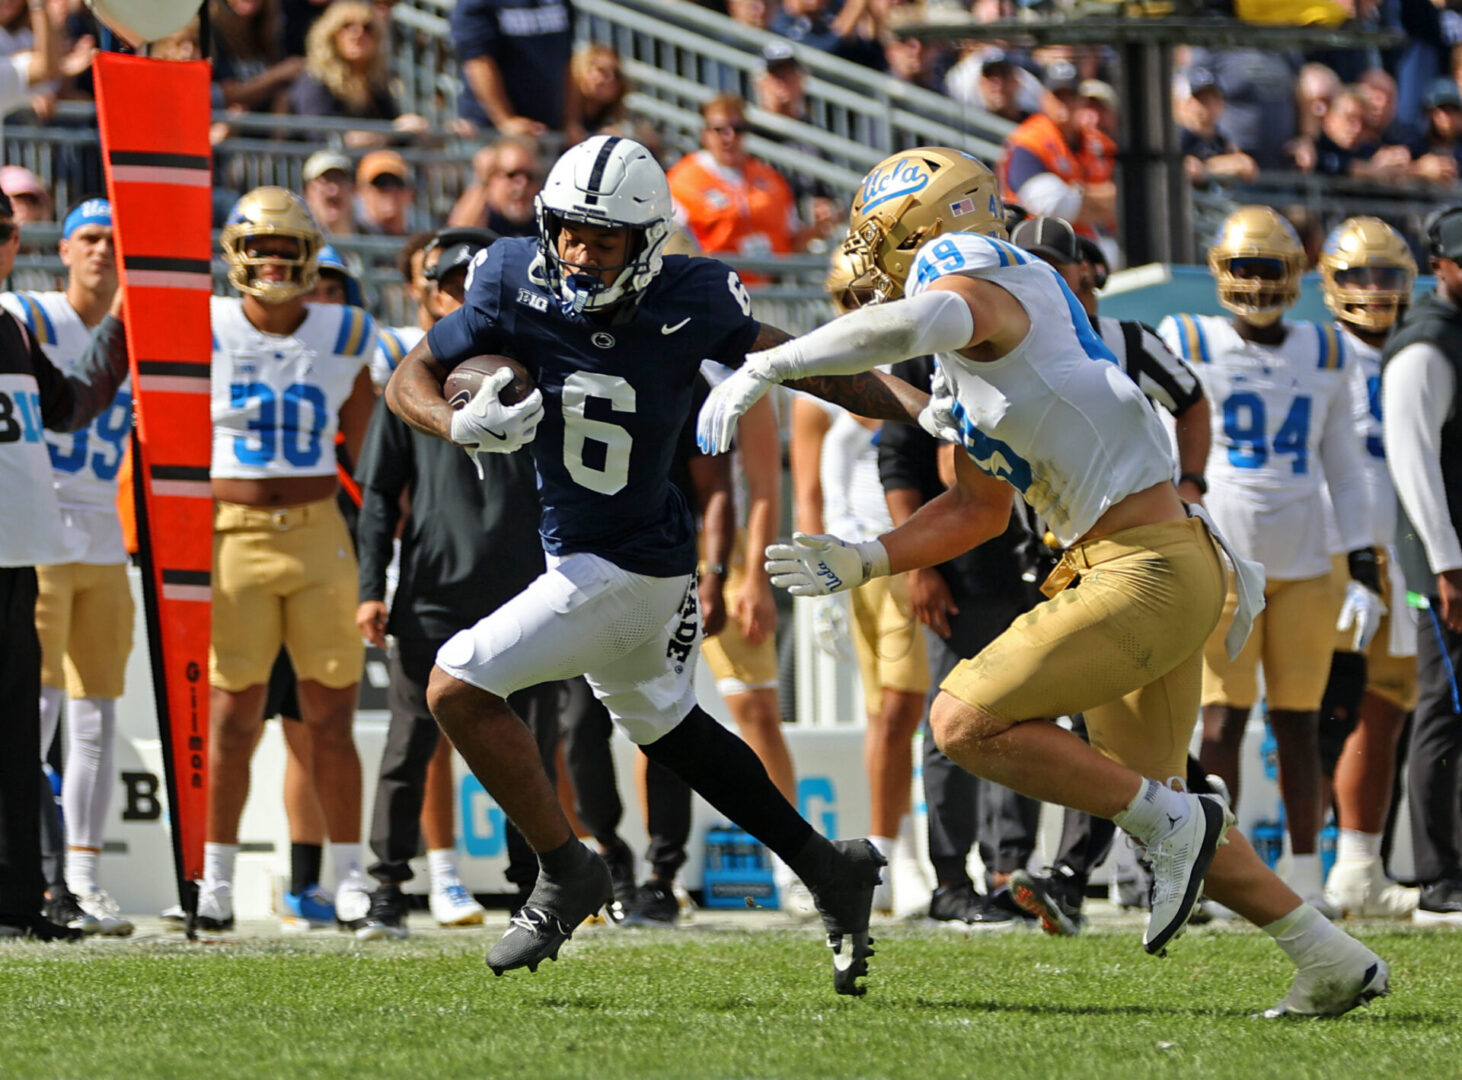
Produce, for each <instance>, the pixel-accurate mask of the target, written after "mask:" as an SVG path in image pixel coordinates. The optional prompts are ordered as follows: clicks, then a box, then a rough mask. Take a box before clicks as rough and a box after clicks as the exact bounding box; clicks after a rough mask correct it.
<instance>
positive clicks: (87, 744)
mask: <svg viewBox="0 0 1462 1080" xmlns="http://www.w3.org/2000/svg"><path fill="white" fill-rule="evenodd" d="M116 731H117V703H116V701H115V700H114V699H112V698H100V697H89V698H72V699H71V701H70V703H69V705H68V707H67V709H66V735H67V746H66V753H67V758H66V773H65V776H64V777H63V778H62V782H61V807H62V809H63V810H64V811H65V812H66V840H67V842H68V843H69V844H70V845H71V846H72V847H85V848H100V847H101V846H102V840H103V836H102V833H103V831H104V829H105V827H106V820H107V804H108V803H109V802H111V798H112V785H113V781H114V773H115V770H114V769H113V768H112V746H113V744H114V743H115V742H116Z"/></svg>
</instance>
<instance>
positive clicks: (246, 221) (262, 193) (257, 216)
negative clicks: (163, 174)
mask: <svg viewBox="0 0 1462 1080" xmlns="http://www.w3.org/2000/svg"><path fill="white" fill-rule="evenodd" d="M266 237H269V238H274V237H278V238H282V239H287V240H293V241H294V242H295V251H294V253H293V254H289V255H286V254H284V253H283V252H282V251H275V252H269V253H265V252H262V251H258V250H257V249H256V248H255V246H254V242H255V241H257V240H260V239H263V238H266ZM219 242H220V244H221V245H222V247H223V254H224V258H225V259H226V260H227V262H228V280H229V282H230V284H232V285H233V287H234V288H236V289H238V290H239V292H241V293H246V294H248V295H249V296H254V297H258V298H259V299H260V300H262V301H263V302H264V303H266V304H283V303H287V302H288V301H290V300H294V299H295V298H297V297H300V296H303V295H304V294H305V293H307V292H309V291H310V289H312V288H313V287H314V284H315V280H316V278H317V277H318V276H319V256H320V248H321V247H323V246H324V242H325V239H324V236H323V235H322V234H321V233H320V227H319V226H318V225H316V224H315V219H314V218H313V217H312V216H311V215H310V211H309V209H308V208H307V207H306V206H305V204H304V200H302V199H301V198H300V197H299V196H298V195H296V194H294V193H293V192H292V191H289V190H287V189H285V188H281V187H260V188H255V189H254V190H253V191H251V192H249V193H248V194H247V195H245V196H244V197H243V198H241V199H240V200H239V201H238V202H237V203H235V204H234V208H233V210H231V211H230V212H229V215H228V221H227V222H226V223H225V224H224V227H223V234H222V236H221V238H220V241H219ZM268 246H269V247H271V248H275V247H282V246H283V245H275V244H272V243H271V244H270V245H268ZM266 267H283V268H284V269H285V271H286V274H285V277H284V279H283V280H273V279H271V278H268V277H265V276H263V275H262V273H261V271H263V270H264V269H265V268H266Z"/></svg>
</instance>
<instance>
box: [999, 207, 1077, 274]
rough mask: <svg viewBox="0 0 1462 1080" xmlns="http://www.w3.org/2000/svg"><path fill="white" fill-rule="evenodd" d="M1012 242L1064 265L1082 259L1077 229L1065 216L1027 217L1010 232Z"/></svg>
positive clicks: (1034, 253)
mask: <svg viewBox="0 0 1462 1080" xmlns="http://www.w3.org/2000/svg"><path fill="white" fill-rule="evenodd" d="M1010 242H1011V243H1012V244H1014V245H1015V246H1016V247H1020V248H1025V250H1026V251H1029V252H1030V253H1031V254H1032V255H1039V256H1040V257H1041V258H1043V259H1045V260H1047V261H1048V262H1053V263H1059V264H1061V265H1063V266H1064V265H1065V264H1067V263H1074V262H1080V261H1081V246H1080V245H1079V244H1078V243H1077V242H1076V230H1075V229H1073V228H1072V227H1071V226H1070V224H1069V223H1067V222H1066V221H1065V220H1064V219H1063V218H1058V217H1049V216H1046V215H1042V216H1041V217H1033V218H1027V219H1026V220H1025V221H1022V222H1021V223H1020V224H1019V225H1017V226H1016V227H1015V231H1014V232H1012V233H1011V234H1010Z"/></svg>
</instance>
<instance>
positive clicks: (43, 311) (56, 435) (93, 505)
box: [0, 292, 132, 564]
mask: <svg viewBox="0 0 1462 1080" xmlns="http://www.w3.org/2000/svg"><path fill="white" fill-rule="evenodd" d="M0 304H3V305H4V306H5V308H6V309H7V310H8V311H10V312H11V313H12V314H13V315H14V316H15V317H16V318H17V319H19V320H20V322H21V323H22V324H23V325H24V326H25V327H26V329H27V330H29V331H30V333H31V335H32V336H33V337H34V338H35V339H36V341H37V342H38V343H39V344H40V346H41V351H42V352H44V353H45V354H46V359H48V360H50V361H51V363H53V364H55V365H56V367H58V368H59V369H60V370H61V371H64V372H68V373H69V372H71V371H74V370H75V368H76V364H77V362H78V361H79V360H80V359H81V354H82V353H83V352H85V351H86V346H87V344H88V342H89V341H90V340H91V328H90V327H88V326H87V325H86V324H85V323H84V322H82V321H81V316H80V315H79V314H78V313H77V311H76V309H75V308H74V307H72V306H71V301H69V300H67V299H66V294H65V293H63V292H40V293H33V292H10V293H5V294H4V295H0ZM131 434H132V394H131V383H130V382H129V381H128V380H125V379H124V380H123V381H122V384H121V386H119V387H118V388H117V396H116V397H115V398H113V400H112V403H111V404H110V405H108V406H107V407H106V408H105V409H103V410H102V412H101V414H100V415H98V416H97V417H96V419H94V420H93V421H92V422H91V423H89V424H87V425H86V427H84V428H82V429H81V430H80V431H71V432H58V431H50V430H48V431H47V432H46V447H47V449H48V450H49V451H50V457H51V477H52V480H53V482H54V484H55V487H56V501H57V503H58V504H59V505H60V507H61V510H62V511H63V512H64V515H63V516H64V517H65V520H66V524H67V526H68V528H67V529H66V530H65V551H64V553H63V554H64V557H63V558H57V559H54V560H52V561H54V562H86V563H96V564H110V563H120V562H126V561H127V549H126V547H125V546H124V545H123V542H122V528H121V525H120V524H119V523H118V521H117V471H118V470H119V469H120V468H121V466H122V457H123V455H124V454H125V453H126V450H127V444H128V442H129V437H130V436H131Z"/></svg>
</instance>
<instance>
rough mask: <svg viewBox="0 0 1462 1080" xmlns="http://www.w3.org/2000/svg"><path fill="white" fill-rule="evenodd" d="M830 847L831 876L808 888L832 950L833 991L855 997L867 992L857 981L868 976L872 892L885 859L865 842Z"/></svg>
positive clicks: (880, 878)
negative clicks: (833, 859)
mask: <svg viewBox="0 0 1462 1080" xmlns="http://www.w3.org/2000/svg"><path fill="white" fill-rule="evenodd" d="M832 846H833V848H834V850H835V852H836V855H837V864H836V866H835V868H834V871H833V874H832V876H831V877H830V878H828V879H827V880H825V881H822V882H820V883H819V884H818V885H816V886H815V887H811V886H810V888H811V891H812V899H813V901H814V903H816V904H817V910H818V912H819V913H820V914H821V915H822V924H823V926H824V928H826V930H827V946H828V948H829V949H831V950H832V951H833V988H834V989H835V990H837V992H838V993H840V994H849V995H852V996H854V997H859V996H862V995H863V994H865V993H867V992H868V988H867V987H865V986H863V985H862V984H860V983H859V982H858V980H859V979H861V978H862V977H863V976H865V975H867V974H868V958H869V957H870V956H872V955H873V949H872V948H871V946H872V945H873V939H872V938H871V937H869V936H868V918H869V915H870V913H871V912H872V910H873V890H874V889H876V888H877V887H878V884H879V882H881V881H882V880H883V879H882V875H881V874H880V873H879V870H881V869H882V868H883V867H885V866H887V865H888V860H887V859H885V858H884V857H883V856H882V855H881V854H879V851H878V849H877V848H876V847H874V846H873V845H872V844H870V843H869V842H868V841H867V840H834V841H833V843H832Z"/></svg>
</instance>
